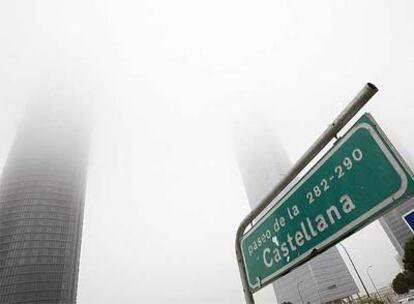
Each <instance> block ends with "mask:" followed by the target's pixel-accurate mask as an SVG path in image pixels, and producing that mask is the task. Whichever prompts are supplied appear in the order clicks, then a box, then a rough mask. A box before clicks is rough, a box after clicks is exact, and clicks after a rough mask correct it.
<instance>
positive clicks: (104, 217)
mask: <svg viewBox="0 0 414 304" xmlns="http://www.w3.org/2000/svg"><path fill="white" fill-rule="evenodd" d="M413 10H414V2H413V1H409V0H407V1H384V0H381V1H380V0H376V1H374V0H372V1H365V0H362V1H275V0H273V1H256V2H253V1H240V0H239V1H235V0H234V1H233V0H220V1H215V0H212V1H204V2H200V1H183V0H177V1H161V0H152V1H142V0H141V1H120V0H117V1H115V0H113V1H111V0H107V1H104V0H100V1H98V0H96V1H85V0H84V1H73V0H71V1H59V0H51V1H46V0H44V1H34V0H30V1H29V0H28V1H23V0H22V1H15V0H3V1H1V2H0V29H1V30H0V105H1V109H2V111H0V139H1V142H2V145H0V166H1V167H2V166H3V165H4V162H5V159H6V157H7V153H8V150H9V148H10V144H11V142H12V139H13V136H14V132H15V130H16V126H17V125H18V121H19V117H20V115H21V113H22V109H23V108H24V104H25V102H27V101H28V100H30V99H31V98H33V97H34V96H41V94H47V92H51V91H61V90H65V91H70V92H71V94H72V93H73V94H74V95H75V96H78V99H79V100H80V101H83V102H85V103H88V104H89V103H91V104H93V118H94V131H93V135H94V137H93V146H92V151H91V161H90V171H89V180H88V193H87V197H86V209H85V222H84V235H83V244H82V257H81V270H80V281H79V292H78V302H79V303H80V304H89V303H91V304H93V303H99V304H106V303H125V304H127V303H139V302H145V303H151V304H153V303H154V304H155V303H167V302H168V303H177V304H178V303H179V304H186V303H202V304H204V303H206V304H207V303H223V304H228V303H241V302H242V301H243V296H242V291H241V284H240V280H239V276H238V270H237V266H236V261H235V255H234V235H235V231H236V227H237V225H238V223H239V222H240V220H241V219H242V217H243V216H244V215H245V214H246V213H247V212H248V209H249V208H248V204H247V199H246V196H245V193H244V189H243V184H242V181H241V178H240V174H239V171H238V168H237V164H236V161H235V158H234V154H233V151H232V145H231V138H230V129H231V124H232V121H233V119H234V115H237V109H238V107H240V106H247V107H250V108H252V109H254V110H255V111H257V112H261V113H263V115H264V116H265V117H266V119H267V120H268V121H269V122H270V123H271V125H272V126H273V128H274V129H275V132H277V133H278V136H279V139H280V141H281V142H282V144H283V145H284V147H285V149H286V151H287V153H288V155H289V157H290V159H291V160H292V161H295V160H296V159H297V158H298V157H300V156H301V154H302V153H303V152H304V151H305V150H306V149H307V148H308V147H309V145H310V144H311V143H312V142H313V141H314V140H315V139H316V137H317V136H318V135H319V134H320V133H321V132H322V131H323V130H324V128H325V127H326V126H327V125H328V124H329V123H330V122H331V121H332V119H333V118H334V117H335V116H336V115H337V113H339V111H340V110H342V108H343V107H344V106H345V105H346V103H347V102H348V101H349V100H350V99H351V98H352V97H353V96H354V95H355V94H356V93H357V92H358V91H359V89H360V88H361V87H362V86H363V84H364V83H365V82H367V81H370V82H373V83H374V84H376V85H377V86H378V87H379V88H380V92H379V93H378V94H377V96H375V97H374V99H373V100H372V102H371V104H370V105H369V106H368V107H367V110H369V111H370V112H371V113H372V114H373V115H374V117H375V118H376V119H377V120H378V121H379V123H380V124H381V125H382V126H383V128H384V129H385V131H386V133H387V134H388V135H389V137H390V138H391V140H392V141H393V142H395V143H397V147H399V148H401V149H403V151H404V153H403V154H404V156H406V157H411V155H410V152H409V151H412V150H413V148H414V143H413V140H412V127H411V123H412V122H411V121H412V119H411V117H412V114H413V113H414V106H413V105H414V103H413V97H414V93H413V91H412V89H411V88H412V86H413V85H412V83H413V80H414V35H413V30H414V18H413V17H412V16H413ZM57 102H58V101H57ZM344 243H345V245H346V246H347V247H348V248H349V251H350V253H351V255H352V256H353V257H354V259H355V261H356V264H357V267H358V268H359V269H361V270H362V271H361V273H363V276H364V277H363V278H364V279H365V281H366V282H367V285H368V286H370V284H369V282H368V280H367V278H366V276H365V275H364V273H365V271H364V269H365V268H366V267H367V266H368V265H370V264H372V265H373V267H374V268H373V270H372V274H373V277H374V280H375V281H376V283H377V285H378V286H383V285H385V284H387V283H389V282H390V280H391V279H392V277H393V276H394V275H395V273H396V272H397V271H398V266H397V264H396V262H395V261H394V255H395V252H394V251H393V248H392V247H391V246H390V243H389V241H388V240H387V239H386V238H385V237H384V234H383V232H382V230H381V228H380V227H379V225H378V224H377V223H375V224H373V225H371V226H370V227H368V228H366V229H365V230H364V231H362V232H361V233H359V234H357V235H356V236H353V237H352V238H351V239H349V240H347V241H345V242H344ZM268 291H269V290H267V291H264V293H263V294H262V295H261V297H260V299H259V300H258V303H269V299H271V298H272V295H271V293H269V292H268Z"/></svg>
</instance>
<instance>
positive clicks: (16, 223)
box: [0, 100, 88, 304]
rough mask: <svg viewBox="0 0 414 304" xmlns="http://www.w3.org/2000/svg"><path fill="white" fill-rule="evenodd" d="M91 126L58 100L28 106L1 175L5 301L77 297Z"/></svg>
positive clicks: (0, 281)
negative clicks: (86, 127) (88, 129)
mask: <svg viewBox="0 0 414 304" xmlns="http://www.w3.org/2000/svg"><path fill="white" fill-rule="evenodd" d="M86 131H87V130H86V129H85V124H84V123H83V122H82V119H80V118H79V113H76V112H75V111H74V110H73V109H72V107H71V106H70V105H68V106H63V105H62V104H60V103H59V100H52V101H51V102H47V103H43V102H42V103H33V104H31V105H30V106H29V107H28V109H27V113H26V115H25V116H24V118H23V121H22V122H21V125H20V128H19V130H18V133H17V136H16V138H15V141H14V144H13V146H12V149H11V151H10V153H9V157H8V159H7V163H6V165H5V167H4V170H3V173H2V177H1V180H0V303H33V304H34V303H42V304H43V303H60V304H66V303H68V304H69V303H71V304H72V303H76V292H77V281H78V268H79V254H80V244H81V232H82V219H83V208H84V195H85V185H86V168H87V150H88V144H87V143H88V138H87V137H88V132H86Z"/></svg>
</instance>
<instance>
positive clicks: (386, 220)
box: [380, 200, 414, 257]
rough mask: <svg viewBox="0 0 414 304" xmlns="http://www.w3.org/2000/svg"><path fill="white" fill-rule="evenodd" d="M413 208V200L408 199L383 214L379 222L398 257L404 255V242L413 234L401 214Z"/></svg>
mask: <svg viewBox="0 0 414 304" xmlns="http://www.w3.org/2000/svg"><path fill="white" fill-rule="evenodd" d="M413 209H414V200H408V201H406V202H404V203H402V204H401V205H399V206H398V207H396V208H394V209H392V210H391V211H390V212H388V213H387V214H385V215H384V216H383V217H382V218H381V219H380V223H381V225H382V227H383V228H384V230H385V232H386V233H387V235H388V237H389V238H390V241H391V243H392V244H393V245H394V247H395V249H396V250H397V252H398V254H399V255H400V257H403V256H404V246H405V243H406V242H407V241H408V240H409V239H410V238H411V237H412V236H413V233H412V232H411V230H410V228H408V226H407V224H406V223H405V222H404V220H403V218H402V217H403V215H404V214H406V213H408V212H410V211H411V210H413Z"/></svg>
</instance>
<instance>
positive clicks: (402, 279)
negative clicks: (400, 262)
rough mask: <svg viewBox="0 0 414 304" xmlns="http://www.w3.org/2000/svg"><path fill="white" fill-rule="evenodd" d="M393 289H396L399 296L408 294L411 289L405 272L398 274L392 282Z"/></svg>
mask: <svg viewBox="0 0 414 304" xmlns="http://www.w3.org/2000/svg"><path fill="white" fill-rule="evenodd" d="M392 289H394V291H395V292H396V293H397V294H404V293H407V292H408V289H409V287H408V282H407V277H406V275H405V274H404V273H403V272H400V273H399V274H397V276H396V277H395V278H394V280H393V281H392Z"/></svg>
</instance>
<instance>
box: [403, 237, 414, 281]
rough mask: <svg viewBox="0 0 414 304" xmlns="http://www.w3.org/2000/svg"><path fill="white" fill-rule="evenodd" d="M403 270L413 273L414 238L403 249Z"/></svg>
mask: <svg viewBox="0 0 414 304" xmlns="http://www.w3.org/2000/svg"><path fill="white" fill-rule="evenodd" d="M403 262H404V269H405V270H407V271H410V272H412V273H414V237H413V238H411V239H409V240H408V242H407V243H406V244H405V247H404V259H403Z"/></svg>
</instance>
